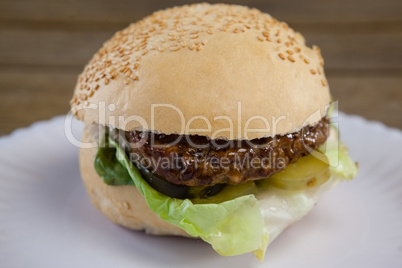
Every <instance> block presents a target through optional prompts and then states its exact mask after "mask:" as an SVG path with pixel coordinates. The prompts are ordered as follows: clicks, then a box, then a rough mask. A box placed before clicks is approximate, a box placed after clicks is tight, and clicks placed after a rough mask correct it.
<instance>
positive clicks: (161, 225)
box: [80, 125, 191, 237]
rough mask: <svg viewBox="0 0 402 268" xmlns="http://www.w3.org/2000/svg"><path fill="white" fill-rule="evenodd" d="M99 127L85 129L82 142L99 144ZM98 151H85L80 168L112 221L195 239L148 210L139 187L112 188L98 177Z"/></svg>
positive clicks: (95, 199) (90, 192)
mask: <svg viewBox="0 0 402 268" xmlns="http://www.w3.org/2000/svg"><path fill="white" fill-rule="evenodd" d="M97 131H98V127H97V126H94V125H89V126H85V129H84V133H83V137H82V141H83V142H84V143H90V142H98V135H97V133H98V132H97ZM96 152H97V148H85V149H84V148H81V150H80V168H81V176H82V180H83V181H84V185H85V188H86V190H87V192H88V195H89V196H90V198H91V202H92V203H93V204H94V205H95V206H96V207H97V208H98V209H99V210H100V211H101V212H102V213H103V214H105V215H106V216H107V217H108V218H109V219H110V220H111V221H113V222H114V223H117V224H120V225H122V226H124V227H127V228H130V229H134V230H144V231H145V232H146V233H148V234H153V235H178V236H186V237H191V236H190V235H189V234H187V233H186V232H185V231H184V230H182V229H180V228H178V227H176V226H174V225H172V224H170V223H168V222H166V221H164V220H162V219H161V218H159V216H158V215H157V214H156V213H154V212H153V211H152V210H151V209H149V208H148V205H147V203H146V202H145V198H144V197H143V196H142V195H141V193H140V192H139V191H138V190H137V188H136V187H135V186H110V185H107V184H105V183H104V182H103V180H102V179H101V178H100V177H99V175H98V174H97V173H96V171H95V168H94V160H95V155H96Z"/></svg>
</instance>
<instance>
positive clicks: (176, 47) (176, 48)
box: [170, 46, 180, 51]
mask: <svg viewBox="0 0 402 268" xmlns="http://www.w3.org/2000/svg"><path fill="white" fill-rule="evenodd" d="M179 49H180V47H179V46H171V47H170V50H171V51H178V50H179Z"/></svg>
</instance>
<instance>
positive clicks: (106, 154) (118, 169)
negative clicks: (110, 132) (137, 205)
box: [94, 140, 134, 185]
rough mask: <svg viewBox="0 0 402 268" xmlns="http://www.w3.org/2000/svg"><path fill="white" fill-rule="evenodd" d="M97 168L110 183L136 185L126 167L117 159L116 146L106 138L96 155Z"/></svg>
mask: <svg viewBox="0 0 402 268" xmlns="http://www.w3.org/2000/svg"><path fill="white" fill-rule="evenodd" d="M94 164H95V170H96V172H97V173H98V175H99V176H100V177H101V178H102V179H103V181H104V182H105V183H106V184H108V185H134V182H133V180H132V179H131V177H130V174H129V173H128V170H127V168H126V167H124V166H122V165H121V164H120V163H119V162H118V161H117V159H116V147H115V146H114V145H113V146H111V147H110V145H109V141H108V140H105V143H104V146H100V147H99V148H98V151H97V153H96V156H95V163H94Z"/></svg>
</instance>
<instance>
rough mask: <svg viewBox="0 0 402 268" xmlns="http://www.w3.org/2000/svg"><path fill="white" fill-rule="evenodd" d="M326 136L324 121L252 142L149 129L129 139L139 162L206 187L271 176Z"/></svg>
mask: <svg viewBox="0 0 402 268" xmlns="http://www.w3.org/2000/svg"><path fill="white" fill-rule="evenodd" d="M328 134H329V119H327V118H326V117H323V118H322V119H321V120H320V121H319V122H318V123H317V124H315V125H313V126H306V127H304V128H302V129H300V130H299V131H297V132H294V133H290V134H286V135H276V136H274V137H266V138H260V139H253V140H224V139H215V140H212V139H209V138H207V137H205V136H199V135H177V134H171V135H165V134H160V133H153V132H147V131H128V132H125V138H126V139H127V141H128V142H129V143H130V145H131V148H130V149H129V150H130V159H131V160H132V161H133V162H134V163H135V164H137V165H142V166H143V167H145V168H146V169H148V170H149V171H150V172H151V173H153V174H156V175H157V176H159V177H162V178H164V179H165V180H167V181H168V182H170V183H173V184H176V185H186V186H206V185H215V184H219V183H229V184H240V183H244V182H246V181H249V180H259V179H263V178H268V177H269V176H271V175H273V174H275V173H277V172H279V171H281V170H283V169H284V168H286V166H287V165H289V164H290V163H293V162H295V161H297V159H299V158H300V157H302V156H304V155H307V154H309V152H311V150H314V149H316V148H317V147H319V146H320V145H322V144H323V143H324V142H325V141H326V139H327V137H328Z"/></svg>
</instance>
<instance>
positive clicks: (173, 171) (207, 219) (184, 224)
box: [95, 118, 357, 260]
mask: <svg viewBox="0 0 402 268" xmlns="http://www.w3.org/2000/svg"><path fill="white" fill-rule="evenodd" d="M328 128H329V123H328V119H326V118H323V119H322V120H321V121H320V122H319V123H317V124H316V125H314V126H309V127H305V128H303V129H302V130H300V131H298V132H295V133H291V134H288V135H284V136H275V137H274V138H263V139H258V140H252V142H254V143H251V144H249V143H247V142H246V141H241V142H239V145H236V142H237V141H233V142H232V143H231V144H230V142H228V141H225V142H226V143H229V145H225V144H224V141H216V140H215V142H214V141H213V140H208V139H206V138H202V137H199V136H195V137H191V138H194V140H195V141H196V144H204V145H205V144H208V145H209V148H196V147H195V146H190V142H189V141H188V140H186V139H184V140H183V139H180V140H179V141H178V142H177V143H176V144H173V145H171V144H170V143H171V141H172V140H173V139H176V138H177V137H176V136H174V135H162V134H155V135H153V134H151V133H148V132H124V131H118V130H109V131H106V135H104V136H103V138H101V141H100V146H99V148H98V152H97V154H96V157H95V169H96V171H97V173H98V174H99V175H100V177H101V178H102V179H103V180H104V182H105V183H107V184H110V185H133V187H137V189H138V190H139V192H140V193H141V194H142V195H143V196H144V198H145V200H146V202H147V205H148V207H149V208H150V209H151V210H152V211H154V212H155V213H156V214H157V215H159V216H160V217H161V218H162V219H164V220H165V221H167V222H169V223H171V224H173V225H175V226H177V227H179V228H181V229H183V230H185V231H186V232H187V233H188V234H190V235H192V236H194V237H200V238H201V239H203V240H204V241H206V242H208V243H210V244H211V245H212V247H213V248H214V249H215V250H216V251H217V252H218V253H220V254H221V255H224V256H233V255H239V254H243V253H246V252H253V253H254V254H255V255H256V257H257V258H259V259H260V260H262V259H263V258H264V254H265V249H266V247H267V246H268V244H269V243H271V242H272V241H273V240H274V239H275V238H276V237H277V236H278V235H279V233H280V232H282V231H283V230H284V229H285V228H286V227H287V226H289V225H290V224H292V223H293V222H295V221H297V220H299V219H300V218H302V217H303V216H304V215H306V214H307V213H308V212H309V211H310V210H311V209H312V208H313V206H314V204H315V202H316V200H317V198H318V196H319V195H320V193H321V192H323V191H325V190H327V189H329V188H331V187H332V186H333V185H335V184H336V183H337V182H338V181H340V180H342V179H352V178H353V177H354V176H355V174H356V172H357V168H356V165H355V163H354V162H353V161H352V160H351V158H350V157H349V156H348V154H347V148H346V147H344V146H343V145H342V143H340V142H338V139H337V138H335V139H333V140H332V139H328V140H327V138H328V132H329V131H328ZM120 132H122V133H120ZM332 133H333V132H332ZM146 137H148V138H149V139H151V138H154V140H155V143H154V144H155V145H157V146H151V145H150V144H151V143H150V142H149V141H148V139H146ZM326 140H327V141H326ZM233 144H234V146H233ZM140 145H141V146H140ZM159 145H164V146H159ZM166 145H169V146H166ZM220 145H222V146H220ZM320 145H321V146H320ZM231 146H232V147H231ZM233 153H239V154H240V155H241V156H242V157H243V158H241V159H244V158H245V157H246V156H249V157H250V158H251V157H256V159H262V158H263V157H264V156H265V157H267V155H268V156H269V154H268V153H271V154H272V155H273V156H275V157H276V158H275V160H272V161H271V162H270V165H267V166H265V167H263V166H262V165H260V166H258V165H257V166H256V167H257V168H256V169H257V170H253V168H254V167H255V166H246V167H244V166H243V167H242V168H238V169H235V170H231V169H230V168H229V169H228V170H227V169H225V168H224V167H221V166H216V165H215V164H212V162H213V161H214V160H212V159H215V158H218V159H223V158H224V157H227V158H228V159H229V161H226V160H225V161H224V162H225V163H229V166H230V165H234V164H235V163H236V160H235V159H234V158H232V154H233ZM133 155H134V156H135V157H133ZM171 155H175V156H177V159H178V160H179V161H178V162H179V163H181V164H179V166H181V167H182V169H178V168H176V167H175V166H173V168H172V167H169V164H170V165H171V164H172V161H166V163H165V165H167V166H165V167H167V168H166V170H165V169H163V168H162V165H161V166H160V167H159V166H158V165H157V164H155V163H153V164H149V163H148V164H147V163H146V162H144V161H143V159H148V160H149V162H152V159H157V158H158V157H161V158H162V157H166V156H171ZM279 156H280V157H281V160H277V159H279ZM166 159H169V157H167V158H166ZM254 162H258V161H257V160H254ZM279 164H281V165H279ZM183 170H185V172H182V171H183ZM188 174H192V176H188ZM208 174H210V175H208ZM231 176H234V177H236V178H235V179H231V178H230V177H231Z"/></svg>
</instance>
